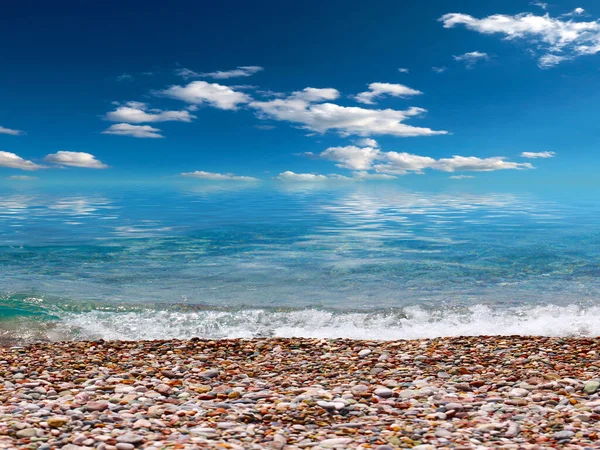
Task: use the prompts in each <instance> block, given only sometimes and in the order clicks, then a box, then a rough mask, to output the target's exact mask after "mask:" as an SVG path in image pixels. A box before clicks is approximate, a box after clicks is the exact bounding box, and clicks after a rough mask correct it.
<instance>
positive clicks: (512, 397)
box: [0, 336, 600, 450]
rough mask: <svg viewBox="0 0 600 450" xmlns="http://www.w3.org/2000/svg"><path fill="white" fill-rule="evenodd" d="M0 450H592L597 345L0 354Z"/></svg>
mask: <svg viewBox="0 0 600 450" xmlns="http://www.w3.org/2000/svg"><path fill="white" fill-rule="evenodd" d="M0 362H1V363H0V377H1V379H2V381H0V448H17V447H24V446H27V447H28V448H39V449H41V450H44V449H45V450H49V449H51V448H52V449H53V448H64V449H67V450H87V449H98V450H133V449H135V448H151V449H159V448H177V449H192V448H211V449H212V448H215V449H216V448H230V449H262V448H275V449H287V450H295V449H305V448H306V449H318V450H320V449H326V448H340V449H346V448H348V449H350V448H352V449H354V448H357V449H367V448H369V449H379V450H389V449H390V448H392V449H394V448H416V449H418V450H433V449H438V448H462V449H469V448H506V449H526V448H531V449H534V448H600V441H598V436H599V435H600V338H570V337H563V338H557V337H532V336H475V337H451V338H437V339H422V340H402V341H369V340H350V339H306V338H263V339H223V340H201V339H192V340H187V341H183V340H164V341H102V340H100V341H69V342H55V343H33V344H28V345H26V346H24V347H17V348H8V347H5V348H0Z"/></svg>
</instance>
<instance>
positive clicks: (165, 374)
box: [160, 370, 181, 378]
mask: <svg viewBox="0 0 600 450" xmlns="http://www.w3.org/2000/svg"><path fill="white" fill-rule="evenodd" d="M160 373H161V375H162V376H163V377H167V378H181V375H179V374H177V373H175V372H173V371H172V370H163V371H161V372H160Z"/></svg>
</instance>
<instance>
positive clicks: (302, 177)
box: [275, 170, 329, 182]
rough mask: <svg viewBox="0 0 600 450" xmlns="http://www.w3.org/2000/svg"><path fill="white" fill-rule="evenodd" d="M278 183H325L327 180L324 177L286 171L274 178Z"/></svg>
mask: <svg viewBox="0 0 600 450" xmlns="http://www.w3.org/2000/svg"><path fill="white" fill-rule="evenodd" d="M275 179H277V180H280V181H308V182H310V181H327V180H328V179H329V178H328V177H327V176H325V175H319V174H313V173H294V172H292V171H291V170H286V171H285V172H282V173H280V174H279V175H277V176H276V177H275Z"/></svg>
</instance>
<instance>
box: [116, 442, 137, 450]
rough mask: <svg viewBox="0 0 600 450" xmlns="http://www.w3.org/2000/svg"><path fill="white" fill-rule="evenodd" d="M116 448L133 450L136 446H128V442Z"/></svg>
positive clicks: (120, 443) (118, 449)
mask: <svg viewBox="0 0 600 450" xmlns="http://www.w3.org/2000/svg"><path fill="white" fill-rule="evenodd" d="M115 447H117V450H133V449H134V448H135V445H133V444H128V443H127V442H119V443H117V445H115Z"/></svg>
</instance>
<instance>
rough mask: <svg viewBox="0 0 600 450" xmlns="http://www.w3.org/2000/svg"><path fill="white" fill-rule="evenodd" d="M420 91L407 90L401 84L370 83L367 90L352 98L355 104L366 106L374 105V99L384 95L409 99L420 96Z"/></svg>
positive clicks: (406, 87)
mask: <svg viewBox="0 0 600 450" xmlns="http://www.w3.org/2000/svg"><path fill="white" fill-rule="evenodd" d="M421 94H423V93H422V92H421V91H417V90H416V89H412V88H409V87H408V86H404V85H403V84H391V83H371V84H369V90H368V91H365V92H361V93H360V94H357V95H356V96H355V97H354V98H355V99H356V101H357V102H360V103H365V104H367V105H373V104H375V102H374V99H379V98H381V97H383V96H384V95H389V96H391V97H411V96H413V95H421Z"/></svg>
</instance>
